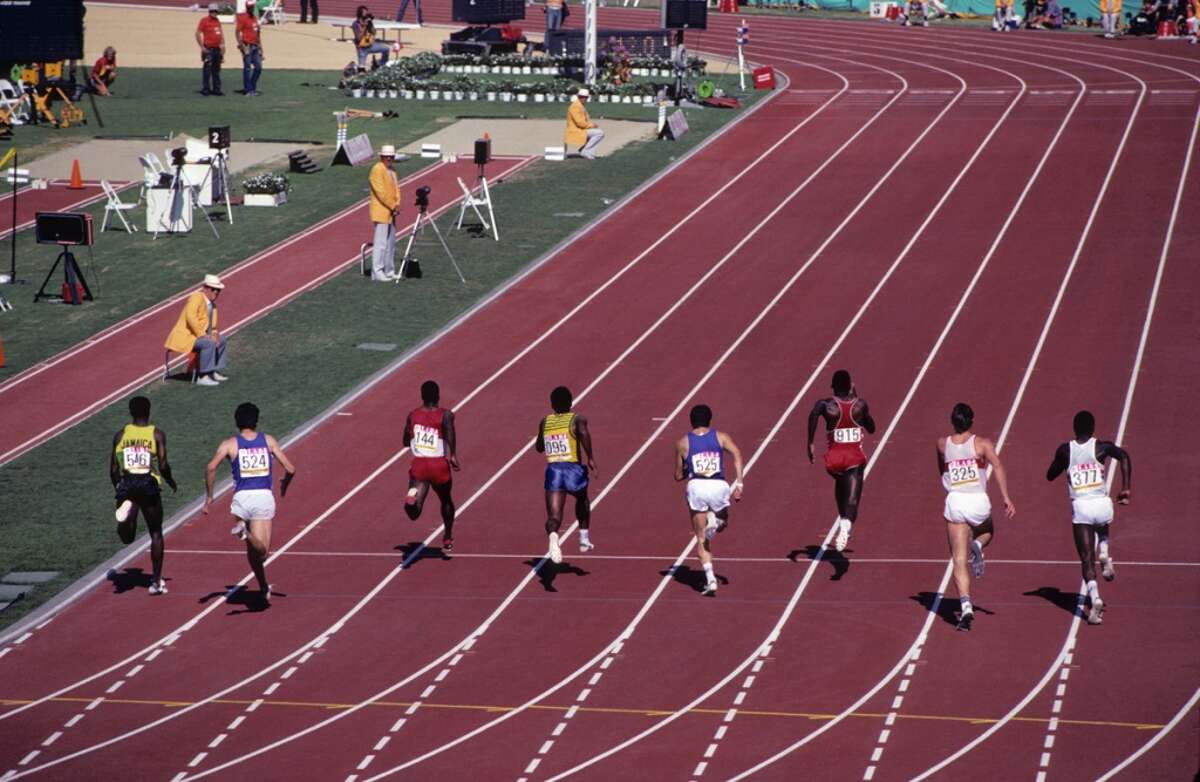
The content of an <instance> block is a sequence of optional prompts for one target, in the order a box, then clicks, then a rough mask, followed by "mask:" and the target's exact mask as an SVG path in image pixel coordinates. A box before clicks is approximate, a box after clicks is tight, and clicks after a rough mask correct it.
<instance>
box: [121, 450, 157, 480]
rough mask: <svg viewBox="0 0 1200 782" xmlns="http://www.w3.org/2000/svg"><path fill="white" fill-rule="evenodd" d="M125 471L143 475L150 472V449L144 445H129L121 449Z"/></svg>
mask: <svg viewBox="0 0 1200 782" xmlns="http://www.w3.org/2000/svg"><path fill="white" fill-rule="evenodd" d="M121 457H122V460H123V461H124V463H125V472H128V473H133V474H135V475H143V474H145V473H148V472H150V458H151V454H150V449H149V448H147V447H146V446H144V445H127V446H125V448H124V449H123V450H122V451H121Z"/></svg>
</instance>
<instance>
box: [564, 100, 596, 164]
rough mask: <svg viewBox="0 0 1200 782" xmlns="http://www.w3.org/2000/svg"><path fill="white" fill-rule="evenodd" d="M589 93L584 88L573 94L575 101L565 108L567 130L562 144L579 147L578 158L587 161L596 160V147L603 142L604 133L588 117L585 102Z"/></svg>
mask: <svg viewBox="0 0 1200 782" xmlns="http://www.w3.org/2000/svg"><path fill="white" fill-rule="evenodd" d="M591 95H592V94H591V93H590V92H588V91H587V89H586V88H584V89H581V90H579V92H577V93H575V100H573V101H571V105H570V106H568V107H567V130H566V132H565V133H564V134H563V142H564V143H565V144H567V145H575V146H577V147H579V156H580V157H582V158H586V159H587V160H594V159H595V158H596V147H598V146H599V145H600V142H601V141H603V140H604V131H603V130H601V129H600V128H599V127H597V125H596V123H595V122H592V118H591V117H589V116H588V112H587V102H588V98H590V97H591Z"/></svg>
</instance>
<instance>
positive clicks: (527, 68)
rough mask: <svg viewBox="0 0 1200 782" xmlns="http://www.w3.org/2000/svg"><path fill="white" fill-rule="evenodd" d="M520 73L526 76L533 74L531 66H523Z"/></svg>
mask: <svg viewBox="0 0 1200 782" xmlns="http://www.w3.org/2000/svg"><path fill="white" fill-rule="evenodd" d="M521 73H524V74H525V75H526V76H528V75H530V74H532V73H533V66H531V65H526V66H523V67H522V68H521Z"/></svg>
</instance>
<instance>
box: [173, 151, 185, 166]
mask: <svg viewBox="0 0 1200 782" xmlns="http://www.w3.org/2000/svg"><path fill="white" fill-rule="evenodd" d="M186 162H187V147H175V148H174V149H172V150H171V165H173V166H175V168H183V164H184V163H186Z"/></svg>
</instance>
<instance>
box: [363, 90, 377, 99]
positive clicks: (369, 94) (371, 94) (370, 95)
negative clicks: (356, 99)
mask: <svg viewBox="0 0 1200 782" xmlns="http://www.w3.org/2000/svg"><path fill="white" fill-rule="evenodd" d="M363 95H364V96H366V97H368V98H374V97H375V90H367V91H366V92H364V93H363Z"/></svg>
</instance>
